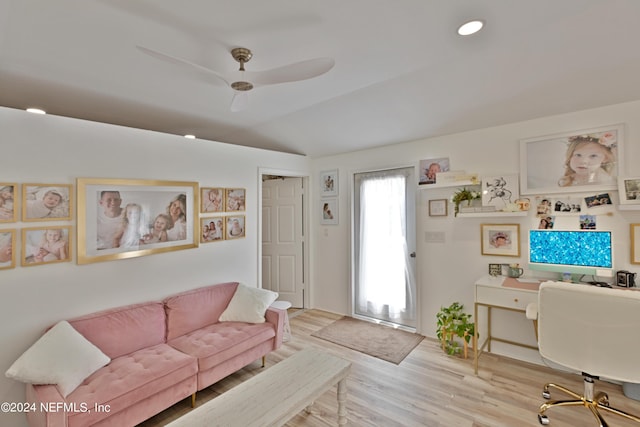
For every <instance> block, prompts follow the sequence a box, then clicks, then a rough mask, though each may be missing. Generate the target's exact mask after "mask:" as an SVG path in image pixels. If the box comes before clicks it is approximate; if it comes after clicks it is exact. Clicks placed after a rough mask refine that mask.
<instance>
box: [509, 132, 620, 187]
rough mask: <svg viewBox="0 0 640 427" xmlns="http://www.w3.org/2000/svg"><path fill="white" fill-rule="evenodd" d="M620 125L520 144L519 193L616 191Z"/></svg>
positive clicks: (566, 133)
mask: <svg viewBox="0 0 640 427" xmlns="http://www.w3.org/2000/svg"><path fill="white" fill-rule="evenodd" d="M623 143H624V125H623V124H617V125H610V126H603V127H599V128H592V129H585V130H580V131H573V132H565V133H559V134H555V135H548V136H543V137H537V138H529V139H524V140H521V141H520V193H521V194H545V193H575V192H580V191H600V190H615V189H617V179H618V176H619V175H621V172H622V171H621V170H620V169H621V162H620V161H619V159H622V158H624V157H623V148H624V147H623V145H624V144H623Z"/></svg>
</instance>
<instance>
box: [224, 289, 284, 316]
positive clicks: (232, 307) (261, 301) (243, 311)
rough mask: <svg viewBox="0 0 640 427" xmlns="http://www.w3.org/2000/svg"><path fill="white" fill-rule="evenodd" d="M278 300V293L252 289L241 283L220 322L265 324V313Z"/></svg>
mask: <svg viewBox="0 0 640 427" xmlns="http://www.w3.org/2000/svg"><path fill="white" fill-rule="evenodd" d="M276 298H278V293H277V292H273V291H269V290H267V289H258V288H251V287H249V286H246V285H243V284H242V283H240V284H239V285H238V287H237V289H236V292H235V293H234V294H233V298H231V301H230V302H229V305H228V306H227V308H226V309H225V310H224V311H223V312H222V314H221V315H220V318H219V319H218V321H220V322H248V323H264V313H265V311H267V308H269V306H270V305H271V303H273V302H274V301H275V300H276Z"/></svg>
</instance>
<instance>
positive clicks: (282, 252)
mask: <svg viewBox="0 0 640 427" xmlns="http://www.w3.org/2000/svg"><path fill="white" fill-rule="evenodd" d="M302 197H303V185H302V178H294V177H284V178H279V179H272V180H267V181H264V182H263V183H262V287H263V288H264V289H270V290H272V291H275V292H278V293H279V294H280V297H279V298H278V299H279V300H284V301H289V302H291V305H292V306H293V307H300V308H302V307H304V271H303V265H304V262H303V250H304V243H305V242H304V230H303V226H304V224H303V221H302V215H303V211H302Z"/></svg>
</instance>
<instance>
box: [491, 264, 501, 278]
mask: <svg viewBox="0 0 640 427" xmlns="http://www.w3.org/2000/svg"><path fill="white" fill-rule="evenodd" d="M500 275H502V264H489V276H492V277H496V276H500Z"/></svg>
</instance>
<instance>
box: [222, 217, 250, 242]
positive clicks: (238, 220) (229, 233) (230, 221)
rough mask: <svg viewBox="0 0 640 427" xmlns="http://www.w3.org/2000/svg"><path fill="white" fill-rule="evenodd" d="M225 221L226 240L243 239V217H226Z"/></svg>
mask: <svg viewBox="0 0 640 427" xmlns="http://www.w3.org/2000/svg"><path fill="white" fill-rule="evenodd" d="M226 219H227V225H226V228H225V230H226V234H225V235H226V239H227V240H232V239H241V238H243V237H245V235H246V234H245V229H244V228H245V224H244V222H245V221H244V219H245V217H244V215H239V216H228V217H226Z"/></svg>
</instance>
